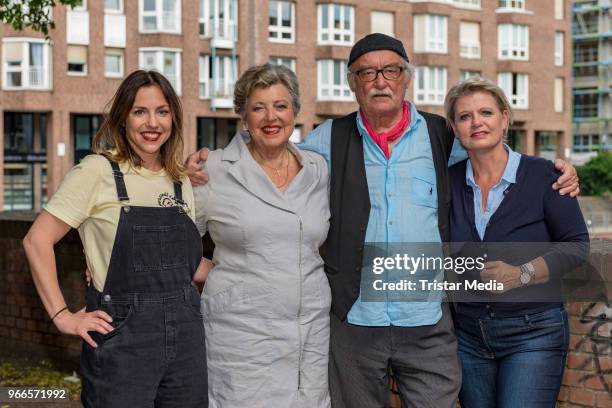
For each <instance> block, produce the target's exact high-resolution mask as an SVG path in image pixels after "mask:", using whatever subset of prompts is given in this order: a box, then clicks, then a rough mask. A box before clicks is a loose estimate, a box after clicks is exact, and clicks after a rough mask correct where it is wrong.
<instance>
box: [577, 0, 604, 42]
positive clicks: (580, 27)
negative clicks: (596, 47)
mask: <svg viewBox="0 0 612 408" xmlns="http://www.w3.org/2000/svg"><path fill="white" fill-rule="evenodd" d="M583 4H584V3H583ZM598 31H599V13H598V12H597V10H596V9H595V10H591V11H589V12H583V13H576V15H575V17H574V19H573V21H572V33H573V34H574V36H576V37H581V38H584V36H587V37H588V36H591V35H593V34H597V32H598Z"/></svg>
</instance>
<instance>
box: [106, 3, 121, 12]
mask: <svg viewBox="0 0 612 408" xmlns="http://www.w3.org/2000/svg"><path fill="white" fill-rule="evenodd" d="M104 12H105V13H106V14H123V0H119V8H118V9H108V8H106V2H105V3H104Z"/></svg>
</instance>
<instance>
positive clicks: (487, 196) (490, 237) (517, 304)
mask: <svg viewBox="0 0 612 408" xmlns="http://www.w3.org/2000/svg"><path fill="white" fill-rule="evenodd" d="M445 110H446V117H447V120H448V122H449V124H450V125H451V126H452V128H453V130H454V132H455V135H456V137H457V138H458V139H459V141H460V142H461V144H462V145H463V147H464V148H465V149H466V150H467V152H468V157H469V158H468V159H467V160H464V161H462V162H460V163H458V164H456V165H454V166H453V167H452V168H451V169H450V177H451V190H452V200H453V206H452V211H451V219H450V226H451V228H450V229H451V241H452V242H464V243H468V242H474V243H477V245H471V244H466V245H463V246H462V249H461V253H462V255H465V254H469V255H471V256H478V255H479V256H485V257H486V259H487V261H488V262H486V263H485V265H484V268H483V269H482V270H473V271H471V272H468V273H466V274H465V275H464V278H465V279H477V280H479V281H481V282H484V283H487V282H489V283H495V284H496V285H494V286H492V287H494V288H496V290H497V291H496V293H491V292H487V291H483V292H480V293H473V294H472V295H473V296H472V297H471V299H467V300H468V301H462V302H459V303H458V304H457V310H456V311H457V313H456V320H455V328H456V332H457V337H458V344H459V355H460V358H461V364H462V370H463V385H462V389H461V392H460V400H461V406H462V407H463V408H474V407H477V408H481V407H482V408H485V407H486V408H494V407H499V408H511V407H521V408H532V407H534V408H535V407H554V406H555V402H556V400H557V396H558V393H559V389H560V386H561V381H562V377H563V369H564V366H565V357H566V353H567V348H568V337H569V334H568V320H567V315H566V312H565V310H564V308H563V302H562V296H561V287H560V277H561V275H562V274H563V273H565V272H567V271H569V270H571V269H572V268H574V267H575V266H576V265H578V264H579V263H580V262H582V261H584V258H585V257H586V254H587V248H588V244H587V243H588V240H589V237H588V232H587V228H586V225H585V223H584V219H583V217H582V214H581V212H580V208H579V206H578V202H577V200H576V199H575V198H572V197H570V196H568V195H560V194H558V192H556V191H554V190H553V189H552V188H551V185H552V183H553V182H554V181H555V180H556V179H557V177H558V173H557V172H556V171H555V169H554V166H553V164H552V162H550V161H547V160H544V159H541V158H537V157H531V156H526V155H522V154H520V153H517V152H514V151H512V149H510V147H509V146H508V145H506V144H504V136H505V134H506V133H507V130H508V127H509V126H510V124H511V123H512V110H511V108H510V104H509V103H508V100H507V99H506V97H505V95H504V93H503V91H502V90H501V89H500V88H499V87H498V86H497V85H495V84H493V83H492V82H490V81H488V80H484V79H481V78H473V79H468V80H467V81H464V82H461V83H459V84H457V85H455V86H454V87H453V88H452V89H451V90H450V91H449V93H448V95H447V97H446V101H445ZM500 242H504V244H498V243H500ZM521 243H523V244H521ZM527 243H529V244H527ZM533 243H538V244H533ZM544 243H548V244H544ZM553 243H554V244H553ZM499 284H501V285H502V286H503V289H502V286H499Z"/></svg>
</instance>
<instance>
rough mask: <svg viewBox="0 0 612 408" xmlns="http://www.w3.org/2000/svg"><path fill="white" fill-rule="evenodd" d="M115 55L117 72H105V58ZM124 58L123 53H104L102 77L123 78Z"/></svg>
mask: <svg viewBox="0 0 612 408" xmlns="http://www.w3.org/2000/svg"><path fill="white" fill-rule="evenodd" d="M107 55H115V56H118V57H119V72H107V71H106V56H107ZM123 64H124V57H123V52H120V51H109V50H105V51H104V77H106V78H123V75H124V65H123Z"/></svg>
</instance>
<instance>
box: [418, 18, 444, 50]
mask: <svg viewBox="0 0 612 408" xmlns="http://www.w3.org/2000/svg"><path fill="white" fill-rule="evenodd" d="M417 19H424V21H423V27H424V30H423V31H424V32H422V33H416V32H415V33H414V37H413V38H417V36H418V35H420V36H421V37H422V38H423V40H422V41H423V46H424V48H423V50H419V51H416V50H415V52H429V53H434V54H446V53H447V52H448V17H447V16H443V15H439V14H415V15H414V16H413V22H414V21H415V20H417ZM417 27H418V25H417V24H416V23H414V30H415V31H416V30H417Z"/></svg>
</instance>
